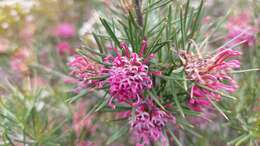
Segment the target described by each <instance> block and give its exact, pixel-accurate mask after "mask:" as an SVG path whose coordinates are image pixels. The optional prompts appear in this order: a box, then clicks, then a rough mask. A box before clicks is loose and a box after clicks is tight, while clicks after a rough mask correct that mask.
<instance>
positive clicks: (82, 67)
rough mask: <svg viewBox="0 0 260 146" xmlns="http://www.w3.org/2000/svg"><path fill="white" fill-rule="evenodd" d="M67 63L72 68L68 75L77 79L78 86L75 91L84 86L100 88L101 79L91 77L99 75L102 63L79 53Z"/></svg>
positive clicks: (101, 84)
mask: <svg viewBox="0 0 260 146" xmlns="http://www.w3.org/2000/svg"><path fill="white" fill-rule="evenodd" d="M68 65H69V66H70V67H71V70H72V71H71V72H70V75H72V76H74V77H76V78H77V80H78V81H79V87H78V88H77V89H76V91H77V90H80V89H83V88H86V87H97V88H100V87H102V86H103V82H102V81H99V80H92V79H91V78H95V77H98V76H100V74H101V70H102V67H103V66H102V65H99V64H96V63H94V62H93V61H91V60H88V59H87V58H86V57H84V56H79V55H76V56H75V57H74V59H73V60H72V61H71V62H69V63H68Z"/></svg>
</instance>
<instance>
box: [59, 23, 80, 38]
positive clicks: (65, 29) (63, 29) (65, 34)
mask: <svg viewBox="0 0 260 146" xmlns="http://www.w3.org/2000/svg"><path fill="white" fill-rule="evenodd" d="M54 33H55V35H56V36H58V37H61V38H70V37H73V36H75V33H76V29H75V27H74V25H73V24H72V23H68V22H63V23H60V24H58V25H57V26H56V28H55V30H54Z"/></svg>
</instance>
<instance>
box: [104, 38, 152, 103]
mask: <svg viewBox="0 0 260 146" xmlns="http://www.w3.org/2000/svg"><path fill="white" fill-rule="evenodd" d="M146 47H147V42H146V41H143V43H142V46H141V49H140V53H139V54H136V53H130V51H129V49H128V47H127V46H126V44H124V43H122V44H121V48H123V49H124V53H125V56H121V55H120V54H119V53H118V51H117V49H115V51H116V53H117V56H116V57H112V56H108V57H107V58H105V62H109V63H112V67H111V68H110V69H109V77H108V84H109V85H110V88H109V93H110V95H111V96H112V98H111V100H110V102H109V105H110V106H111V107H112V108H115V106H114V105H113V104H112V100H113V99H116V100H117V101H118V102H124V103H128V104H130V105H131V106H135V105H137V104H139V102H140V98H141V94H142V93H143V91H144V90H145V89H150V88H152V80H151V78H150V76H149V71H148V66H147V65H146V64H145V63H146V61H145V59H143V58H142V55H143V51H144V49H145V48H146Z"/></svg>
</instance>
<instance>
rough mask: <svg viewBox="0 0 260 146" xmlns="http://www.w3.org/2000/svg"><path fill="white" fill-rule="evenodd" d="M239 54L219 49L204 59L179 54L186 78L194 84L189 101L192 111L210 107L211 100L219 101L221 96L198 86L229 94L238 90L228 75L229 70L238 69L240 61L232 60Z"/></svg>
mask: <svg viewBox="0 0 260 146" xmlns="http://www.w3.org/2000/svg"><path fill="white" fill-rule="evenodd" d="M240 54H241V53H240V52H238V51H234V50H231V49H220V50H218V51H217V54H215V55H213V56H209V57H206V58H202V57H201V56H199V55H194V54H192V53H189V52H181V53H180V56H181V58H182V60H183V64H184V70H185V73H186V75H187V78H188V79H190V80H192V81H194V82H195V85H193V86H192V87H191V93H190V100H189V104H190V105H191V107H192V108H193V109H194V110H197V111H200V110H201V107H202V106H208V105H210V101H209V100H211V99H213V100H215V101H219V100H221V95H219V94H217V93H215V92H212V91H210V90H208V89H204V88H202V87H201V86H200V85H203V86H205V87H207V88H209V89H211V90H214V91H222V90H223V91H227V92H230V93H232V92H234V91H235V90H236V89H237V88H238V85H237V83H236V81H235V80H234V79H233V78H232V77H231V75H230V70H232V69H237V68H239V67H240V61H239V60H236V59H235V60H234V59H233V58H234V57H237V56H240ZM232 59H233V60H232Z"/></svg>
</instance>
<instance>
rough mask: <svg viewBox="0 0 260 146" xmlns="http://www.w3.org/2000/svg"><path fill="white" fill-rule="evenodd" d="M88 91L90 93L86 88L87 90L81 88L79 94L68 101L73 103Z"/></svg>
mask: <svg viewBox="0 0 260 146" xmlns="http://www.w3.org/2000/svg"><path fill="white" fill-rule="evenodd" d="M87 93H88V92H87V90H86V89H85V90H81V91H80V93H79V94H77V95H76V96H73V97H72V98H69V99H67V100H66V102H68V103H73V102H75V101H76V100H78V99H79V98H80V97H82V96H84V95H86V94H87Z"/></svg>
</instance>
